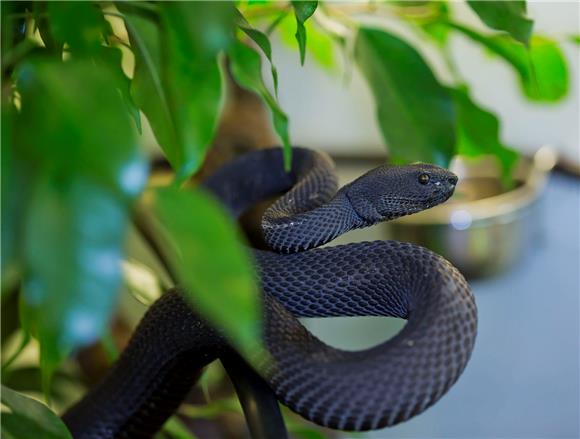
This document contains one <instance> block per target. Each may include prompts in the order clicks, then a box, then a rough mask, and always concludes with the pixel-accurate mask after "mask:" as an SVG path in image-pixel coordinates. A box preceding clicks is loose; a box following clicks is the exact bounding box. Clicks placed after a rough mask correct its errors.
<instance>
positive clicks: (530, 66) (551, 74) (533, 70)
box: [449, 23, 569, 102]
mask: <svg viewBox="0 0 580 439" xmlns="http://www.w3.org/2000/svg"><path fill="white" fill-rule="evenodd" d="M449 25H450V26H451V27H452V28H454V29H456V30H458V31H460V32H461V33H463V34H464V35H466V36H467V37H469V38H471V39H472V40H473V41H476V42H478V43H479V44H481V45H483V46H484V47H486V48H487V49H488V50H490V51H491V52H492V53H494V54H496V55H498V56H500V57H501V58H503V59H504V60H505V61H507V62H508V63H509V64H510V65H511V66H512V67H513V68H514V69H515V70H516V72H517V73H518V77H519V81H520V85H521V87H522V91H523V92H524V94H525V96H526V97H528V98H529V99H531V100H533V101H538V102H557V101H559V100H561V99H562V98H563V97H565V96H566V95H567V94H568V90H569V73H568V66H567V64H566V58H565V57H564V54H563V53H562V50H561V49H560V46H559V45H558V43H557V42H556V41H554V40H551V39H549V38H547V37H542V36H537V35H535V36H534V37H533V38H532V39H531V41H530V46H529V48H528V49H526V48H525V47H523V46H522V45H520V44H518V43H514V42H513V41H511V40H510V39H509V38H506V37H505V36H501V35H495V36H486V35H482V34H480V33H478V32H476V31H474V30H472V29H470V28H467V27H465V26H463V25H460V24H457V23H450V24H449Z"/></svg>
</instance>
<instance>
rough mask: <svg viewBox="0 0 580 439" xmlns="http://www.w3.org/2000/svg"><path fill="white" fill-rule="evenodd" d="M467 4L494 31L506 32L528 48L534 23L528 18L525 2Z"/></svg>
mask: <svg viewBox="0 0 580 439" xmlns="http://www.w3.org/2000/svg"><path fill="white" fill-rule="evenodd" d="M467 3H468V4H469V6H470V7H471V9H473V11H474V12H475V13H476V14H477V15H478V16H479V18H480V19H481V21H483V22H484V23H485V24H486V25H488V26H489V27H491V28H492V29H496V30H501V31H505V32H507V33H509V34H510V35H511V36H512V37H513V38H514V39H516V40H517V41H520V42H521V43H523V44H525V45H526V46H527V45H528V44H529V42H530V37H531V36H532V27H533V26H534V21H533V20H530V19H529V18H528V17H527V14H526V2H525V0H510V1H505V0H497V1H493V0H486V1H480V0H467Z"/></svg>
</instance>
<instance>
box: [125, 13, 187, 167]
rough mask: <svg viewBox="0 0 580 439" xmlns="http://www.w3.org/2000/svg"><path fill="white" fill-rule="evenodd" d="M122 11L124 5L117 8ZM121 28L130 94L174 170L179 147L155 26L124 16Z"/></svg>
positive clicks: (135, 17)
mask: <svg viewBox="0 0 580 439" xmlns="http://www.w3.org/2000/svg"><path fill="white" fill-rule="evenodd" d="M118 6H119V9H120V10H121V11H124V3H123V2H120V3H119V4H118ZM125 26H126V28H127V33H128V34H129V39H130V41H131V48H132V49H133V53H134V55H135V70H134V73H133V81H132V83H131V93H132V96H133V99H134V101H135V102H136V104H137V105H138V106H139V108H141V110H142V111H143V113H145V115H146V116H147V119H148V121H149V123H150V125H151V129H152V130H153V134H155V138H156V139H157V142H158V143H159V145H160V146H161V148H162V149H163V151H164V152H165V154H166V156H167V158H168V160H169V161H170V163H171V164H172V166H173V167H174V169H176V170H178V169H179V168H180V166H181V164H180V163H179V161H178V152H177V151H178V150H179V149H180V147H181V146H180V144H179V141H178V138H177V128H176V126H175V121H174V120H173V114H172V111H171V108H170V106H169V96H168V92H167V90H166V89H165V87H164V85H163V84H162V81H161V62H162V60H161V47H160V35H159V30H158V27H157V25H156V24H155V23H154V22H152V21H150V20H147V19H145V18H141V17H139V16H132V15H129V14H127V13H125Z"/></svg>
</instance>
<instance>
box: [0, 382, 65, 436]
mask: <svg viewBox="0 0 580 439" xmlns="http://www.w3.org/2000/svg"><path fill="white" fill-rule="evenodd" d="M1 398H2V404H4V405H5V406H6V407H8V408H9V409H10V413H6V412H2V434H3V435H4V434H6V435H9V437H12V438H14V439H29V438H35V439H72V435H71V434H70V432H69V431H68V429H67V428H66V426H65V425H64V423H63V422H62V421H61V420H60V418H59V417H58V416H57V415H56V414H55V413H53V412H52V411H51V410H50V409H49V408H48V407H47V406H45V405H44V404H42V403H41V402H38V401H36V400H35V399H32V398H29V397H27V396H25V395H22V394H20V393H18V392H15V391H14V390H12V389H9V388H8V387H6V386H2V397H1Z"/></svg>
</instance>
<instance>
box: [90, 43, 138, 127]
mask: <svg viewBox="0 0 580 439" xmlns="http://www.w3.org/2000/svg"><path fill="white" fill-rule="evenodd" d="M99 55H100V56H99V57H98V58H97V62H102V63H104V65H105V66H106V67H107V68H108V69H109V71H111V73H112V74H114V76H115V79H116V81H115V85H116V87H117V90H119V93H120V94H121V96H122V97H123V102H125V106H126V108H127V111H128V112H129V114H130V115H131V117H132V118H133V120H134V121H135V126H136V127H137V130H138V131H139V133H141V113H140V112H139V108H138V107H137V105H135V102H134V101H133V98H132V97H131V80H130V79H129V78H128V77H127V76H126V75H125V72H123V67H122V64H123V52H121V50H120V49H118V48H116V47H105V46H101V47H100V48H99Z"/></svg>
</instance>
